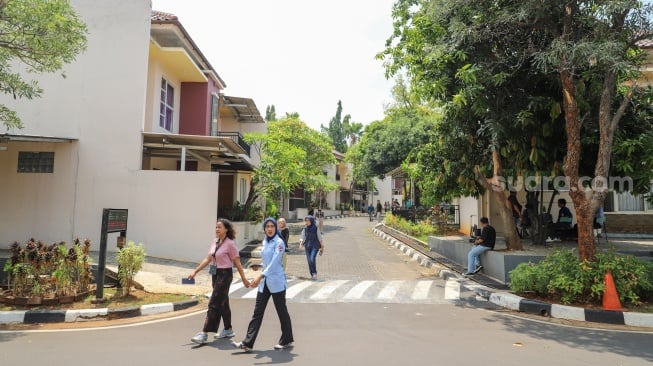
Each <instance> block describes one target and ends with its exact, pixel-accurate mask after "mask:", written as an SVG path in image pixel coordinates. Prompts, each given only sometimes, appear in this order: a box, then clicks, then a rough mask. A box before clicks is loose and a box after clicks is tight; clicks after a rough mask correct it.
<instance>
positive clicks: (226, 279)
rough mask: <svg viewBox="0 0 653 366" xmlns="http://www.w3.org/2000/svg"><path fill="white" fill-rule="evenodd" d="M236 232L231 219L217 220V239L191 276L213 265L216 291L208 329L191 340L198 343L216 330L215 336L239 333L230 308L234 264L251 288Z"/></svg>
mask: <svg viewBox="0 0 653 366" xmlns="http://www.w3.org/2000/svg"><path fill="white" fill-rule="evenodd" d="M235 238H236V231H235V230H234V228H233V225H232V224H231V222H230V221H229V220H227V219H218V221H217V222H216V223H215V240H213V243H212V244H211V248H210V249H209V254H208V255H207V256H206V258H204V259H203V260H202V262H200V264H199V265H198V266H197V268H195V270H194V271H193V273H191V274H190V275H189V276H188V278H189V279H192V278H193V277H195V275H197V272H199V271H201V270H202V269H203V268H204V267H206V265H208V264H210V267H209V273H210V274H211V283H212V286H213V292H212V293H211V299H210V300H209V309H208V311H207V312H206V318H205V319H204V329H202V331H201V332H199V333H197V334H196V335H195V336H194V337H193V338H191V341H192V342H194V343H197V344H204V343H206V342H207V338H208V336H207V333H208V332H211V333H216V334H215V338H227V337H233V336H234V335H236V333H234V331H233V330H232V325H231V308H230V307H229V287H230V286H231V282H232V281H233V278H234V275H233V270H232V268H233V266H234V265H236V268H237V269H238V273H239V274H240V278H241V280H242V281H243V285H245V287H249V281H248V280H247V279H246V278H245V271H243V266H242V265H241V264H240V255H239V254H238V247H236V243H235V242H234V239H235ZM220 318H222V320H223V321H224V329H223V330H222V333H220V334H218V327H219V325H220Z"/></svg>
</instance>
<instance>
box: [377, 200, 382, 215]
mask: <svg viewBox="0 0 653 366" xmlns="http://www.w3.org/2000/svg"><path fill="white" fill-rule="evenodd" d="M382 215H383V205H381V200H376V216H377V217H379V218H380V217H381V216H382Z"/></svg>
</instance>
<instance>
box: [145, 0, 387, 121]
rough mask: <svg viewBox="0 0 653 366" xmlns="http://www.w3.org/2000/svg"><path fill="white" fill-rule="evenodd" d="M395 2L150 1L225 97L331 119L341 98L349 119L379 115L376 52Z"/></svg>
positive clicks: (383, 92) (380, 77)
mask: <svg viewBox="0 0 653 366" xmlns="http://www.w3.org/2000/svg"><path fill="white" fill-rule="evenodd" d="M392 4H393V1H392V0H332V1H328V2H326V1H325V2H317V1H306V0H275V1H270V0H238V1H224V0H183V1H181V0H153V1H152V7H153V8H154V9H155V10H160V11H164V12H168V13H173V14H175V15H177V16H178V17H179V20H180V21H181V23H182V24H183V25H184V27H185V28H186V30H187V31H188V32H189V33H190V35H191V37H192V38H193V40H194V41H195V42H196V43H197V45H198V46H199V47H200V49H201V50H202V52H203V53H204V55H205V56H206V57H207V58H208V59H209V61H210V62H211V64H212V65H213V67H214V68H215V69H216V71H217V72H218V74H219V75H220V77H222V78H223V79H224V80H225V82H226V83H227V89H226V90H225V94H226V95H233V96H239V97H249V98H253V99H254V101H255V102H256V105H257V106H258V108H259V110H260V111H261V114H264V113H265V107H266V106H267V105H269V104H274V105H275V107H276V111H277V115H278V116H279V115H283V114H284V113H285V112H298V113H299V114H300V117H301V118H302V119H303V120H304V121H305V122H307V124H308V125H309V126H311V127H313V128H315V129H319V127H320V124H324V125H325V126H326V125H328V123H329V120H330V119H331V117H332V116H333V115H334V114H335V111H336V107H337V103H338V100H339V99H340V100H342V103H343V109H344V110H343V112H344V113H345V114H351V116H352V120H353V121H355V122H362V123H363V124H368V123H369V122H371V121H373V120H376V119H381V118H383V107H384V105H386V104H387V103H389V102H390V101H391V96H390V90H391V87H392V84H393V82H392V81H388V80H386V79H385V77H384V70H383V66H382V63H381V61H379V60H376V59H375V55H376V53H378V52H380V51H382V50H383V48H384V44H385V40H386V39H387V38H388V37H389V35H390V34H391V32H392V19H391V9H392Z"/></svg>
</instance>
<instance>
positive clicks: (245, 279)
mask: <svg viewBox="0 0 653 366" xmlns="http://www.w3.org/2000/svg"><path fill="white" fill-rule="evenodd" d="M241 279H242V280H243V285H244V286H245V288H248V287H249V286H251V285H252V283H251V282H249V281H248V280H247V278H244V277H243V278H241Z"/></svg>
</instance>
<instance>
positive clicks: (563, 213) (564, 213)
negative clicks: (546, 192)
mask: <svg viewBox="0 0 653 366" xmlns="http://www.w3.org/2000/svg"><path fill="white" fill-rule="evenodd" d="M558 207H559V208H560V210H559V211H558V221H557V222H556V223H554V224H551V225H550V226H549V237H548V238H547V239H546V241H547V242H549V243H550V242H553V241H561V240H560V237H561V236H567V235H566V234H568V233H569V231H570V229H571V228H572V225H571V224H572V222H573V221H574V215H572V213H571V210H570V209H569V207H567V200H565V199H564V198H560V199H559V200H558Z"/></svg>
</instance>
